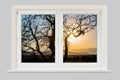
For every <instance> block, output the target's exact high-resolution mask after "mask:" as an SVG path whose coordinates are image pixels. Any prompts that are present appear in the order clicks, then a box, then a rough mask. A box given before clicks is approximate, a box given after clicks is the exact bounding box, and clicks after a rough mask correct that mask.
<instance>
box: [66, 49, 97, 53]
mask: <svg viewBox="0 0 120 80" xmlns="http://www.w3.org/2000/svg"><path fill="white" fill-rule="evenodd" d="M96 54H97V48H87V49H74V50H70V51H69V52H68V55H96Z"/></svg>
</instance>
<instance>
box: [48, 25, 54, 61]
mask: <svg viewBox="0 0 120 80" xmlns="http://www.w3.org/2000/svg"><path fill="white" fill-rule="evenodd" d="M53 26H54V28H53V34H52V36H51V37H50V46H49V48H50V49H51V51H52V54H51V55H50V57H49V58H48V61H51V59H52V58H53V57H54V56H55V23H54V24H53Z"/></svg>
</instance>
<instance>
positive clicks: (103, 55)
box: [8, 5, 110, 72]
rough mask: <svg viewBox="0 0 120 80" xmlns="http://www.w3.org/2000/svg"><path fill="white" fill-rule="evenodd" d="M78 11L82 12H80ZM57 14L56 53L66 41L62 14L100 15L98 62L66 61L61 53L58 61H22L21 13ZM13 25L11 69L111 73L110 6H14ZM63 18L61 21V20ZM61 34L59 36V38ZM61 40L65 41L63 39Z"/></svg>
mask: <svg viewBox="0 0 120 80" xmlns="http://www.w3.org/2000/svg"><path fill="white" fill-rule="evenodd" d="M77 10H78V11H77ZM39 12H40V13H43V14H45V13H48V12H50V13H54V14H55V15H56V26H55V27H56V32H59V33H56V34H55V35H56V39H55V43H56V50H55V52H56V53H62V52H63V48H62V46H59V45H60V44H62V43H61V42H62V41H61V40H63V36H62V35H61V34H63V32H62V31H63V28H62V27H59V26H62V17H61V15H62V14H64V13H96V14H98V16H99V14H100V17H99V18H98V19H97V20H98V26H97V29H98V30H97V40H98V41H97V47H99V48H98V49H97V53H100V54H97V55H98V56H97V58H98V62H97V63H63V61H62V56H63V55H61V54H56V55H55V58H56V59H55V60H56V61H55V63H37V64H36V63H20V62H19V61H20V60H21V59H20V49H19V48H20V46H19V45H20V43H19V42H20V40H17V39H19V38H20V37H19V36H20V35H21V34H20V30H21V29H20V28H19V27H20V25H19V23H20V22H19V21H20V19H19V18H18V17H20V15H21V14H22V13H35V14H36V13H38V14H39ZM11 14H12V17H11V18H12V25H11V67H10V69H9V70H8V72H110V70H108V65H107V6H106V5H51V6H50V5H49V6H48V5H41V6H39V5H29V6H25V5H24V6H23V5H14V6H12V13H11ZM58 21H60V22H61V23H59V22H58ZM57 36H59V37H57ZM60 41H61V42H60Z"/></svg>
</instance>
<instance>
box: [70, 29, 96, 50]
mask: <svg viewBox="0 0 120 80" xmlns="http://www.w3.org/2000/svg"><path fill="white" fill-rule="evenodd" d="M68 41H69V50H70V51H71V50H75V49H87V48H96V46H97V45H96V42H97V38H96V29H94V30H92V31H90V32H88V33H85V35H83V36H82V35H81V36H79V37H78V38H74V37H73V36H72V37H70V38H69V39H68Z"/></svg>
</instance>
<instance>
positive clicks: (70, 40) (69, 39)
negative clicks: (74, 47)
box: [68, 34, 77, 43]
mask: <svg viewBox="0 0 120 80" xmlns="http://www.w3.org/2000/svg"><path fill="white" fill-rule="evenodd" d="M68 41H69V42H71V43H75V42H77V38H75V37H74V35H73V34H71V35H70V36H69V38H68Z"/></svg>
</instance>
